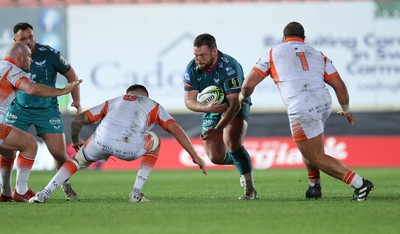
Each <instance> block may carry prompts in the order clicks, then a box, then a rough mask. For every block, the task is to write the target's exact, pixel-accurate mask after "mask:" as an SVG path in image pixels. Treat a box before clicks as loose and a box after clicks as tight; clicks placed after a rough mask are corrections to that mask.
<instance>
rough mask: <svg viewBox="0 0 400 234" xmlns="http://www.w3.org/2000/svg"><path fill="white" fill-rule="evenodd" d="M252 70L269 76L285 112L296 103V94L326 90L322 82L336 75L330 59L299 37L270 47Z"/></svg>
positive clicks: (263, 75)
mask: <svg viewBox="0 0 400 234" xmlns="http://www.w3.org/2000/svg"><path fill="white" fill-rule="evenodd" d="M253 70H254V71H256V72H257V73H259V74H260V75H261V76H262V77H267V76H268V75H270V76H271V78H272V79H273V80H274V82H275V84H276V85H277V87H278V88H279V91H280V93H281V96H282V99H283V101H284V103H285V105H286V106H287V107H288V112H289V113H290V112H291V110H292V109H293V108H295V106H294V105H297V104H298V100H296V97H298V96H302V95H304V94H307V93H309V92H310V91H312V92H314V91H315V90H320V91H325V92H328V90H327V89H326V86H325V82H324V81H326V80H329V79H332V78H334V77H337V76H338V72H337V70H336V68H335V67H334V66H333V64H332V61H331V60H330V59H328V58H327V57H326V56H325V55H323V54H322V52H320V51H317V50H315V49H314V48H313V47H311V46H309V45H307V44H305V43H304V41H303V40H302V39H300V38H289V39H287V40H286V41H285V42H284V43H281V44H279V45H277V46H275V47H273V48H271V49H270V50H269V51H268V52H267V53H265V54H264V55H263V56H262V57H261V58H260V59H259V61H258V62H257V63H256V65H255V66H254V67H253ZM297 99H298V98H297ZM314 99H316V100H318V97H314Z"/></svg>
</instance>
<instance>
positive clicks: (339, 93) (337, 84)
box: [326, 75, 355, 126]
mask: <svg viewBox="0 0 400 234" xmlns="http://www.w3.org/2000/svg"><path fill="white" fill-rule="evenodd" d="M326 83H327V84H328V85H330V86H331V87H332V88H333V89H334V90H335V93H336V97H337V99H338V101H339V104H340V106H341V107H342V110H340V111H338V114H340V115H343V116H345V117H346V119H347V122H349V124H350V125H351V126H354V125H355V120H354V118H353V115H352V114H351V111H350V106H349V100H350V98H349V93H348V91H347V88H346V85H345V83H344V82H343V80H342V79H341V78H340V76H339V75H338V76H337V77H335V78H332V79H329V80H327V81H326Z"/></svg>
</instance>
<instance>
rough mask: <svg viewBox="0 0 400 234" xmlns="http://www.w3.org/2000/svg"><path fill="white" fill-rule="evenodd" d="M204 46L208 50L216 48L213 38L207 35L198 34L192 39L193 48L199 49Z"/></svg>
mask: <svg viewBox="0 0 400 234" xmlns="http://www.w3.org/2000/svg"><path fill="white" fill-rule="evenodd" d="M203 45H206V46H207V47H208V48H210V49H214V48H217V42H216V41H215V37H214V36H213V35H211V34H208V33H203V34H200V35H198V36H197V37H196V39H194V42H193V46H195V47H201V46H203Z"/></svg>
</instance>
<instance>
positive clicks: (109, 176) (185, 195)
mask: <svg viewBox="0 0 400 234" xmlns="http://www.w3.org/2000/svg"><path fill="white" fill-rule="evenodd" d="M356 171H357V172H358V173H359V174H360V175H362V176H365V177H367V178H368V179H370V180H371V181H373V182H374V183H375V187H376V188H375V190H374V191H372V192H371V193H370V196H369V198H368V200H367V201H364V202H356V201H352V200H351V196H352V193H353V189H351V188H350V187H348V186H347V185H345V184H343V183H342V182H340V181H338V180H335V179H332V178H330V177H328V176H326V175H325V174H323V175H322V178H321V179H322V192H323V198H322V199H320V200H311V201H308V200H306V199H305V196H304V193H305V190H306V188H307V186H308V184H307V180H306V172H305V170H302V169H299V170H257V171H254V177H255V183H256V187H257V190H258V193H259V196H260V198H259V199H258V200H256V201H239V200H238V199H237V198H238V197H239V196H240V195H241V194H242V192H243V191H242V188H241V187H240V185H239V176H238V174H237V172H236V171H235V170H210V171H209V174H208V175H207V176H205V175H202V174H201V172H200V171H153V172H152V174H151V176H150V179H149V180H148V182H147V184H146V185H145V187H144V189H143V192H144V193H145V194H146V196H147V197H148V198H149V199H151V202H148V203H129V202H128V194H129V192H130V190H131V188H132V186H133V183H134V180H135V176H136V171H119V172H117V171H107V172H105V171H80V172H78V173H77V174H75V175H74V176H73V177H72V178H71V183H72V184H73V186H74V187H75V190H76V191H77V193H78V194H79V195H80V198H81V200H80V201H74V202H68V201H65V200H64V198H63V194H62V192H61V190H60V189H57V190H56V192H55V193H54V194H53V195H52V197H51V198H50V199H49V200H48V201H47V202H46V203H45V204H28V203H15V202H13V203H0V210H1V211H0V212H1V218H0V230H1V233H40V234H47V233H52V234H55V233H57V234H63V233H74V234H78V233H85V234H90V233H96V234H102V233H107V234H117V233H138V234H145V233H157V234H158V233H171V234H178V233H190V234H192V233H205V234H206V233H207V234H208V233H215V234H225V233H245V234H252V233H296V234H299V233H335V234H345V233H360V234H367V233H374V234H376V233H384V234H390V233H400V169H398V168H389V169H388V168H386V169H356ZM53 175H54V172H36V171H34V172H32V174H31V176H30V186H31V188H32V189H33V190H34V191H38V190H40V189H42V188H43V187H44V186H45V185H46V184H47V182H48V181H49V180H50V178H51V177H52V176H53Z"/></svg>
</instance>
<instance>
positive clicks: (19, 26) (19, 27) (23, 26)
mask: <svg viewBox="0 0 400 234" xmlns="http://www.w3.org/2000/svg"><path fill="white" fill-rule="evenodd" d="M28 28H30V29H32V30H33V27H32V25H30V24H28V23H26V22H21V23H18V24H16V25H15V26H14V30H13V31H14V34H15V33H17V32H18V31H19V30H27V29H28Z"/></svg>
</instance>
